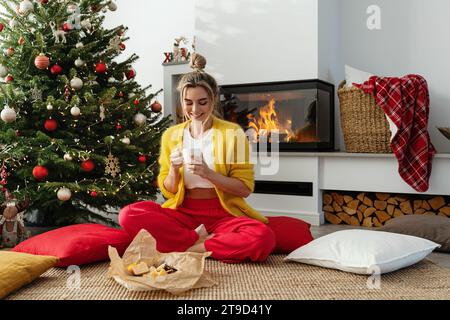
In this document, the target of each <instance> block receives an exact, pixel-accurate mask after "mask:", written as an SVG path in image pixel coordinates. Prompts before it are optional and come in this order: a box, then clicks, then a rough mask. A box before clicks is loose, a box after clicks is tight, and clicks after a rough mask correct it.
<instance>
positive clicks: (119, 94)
mask: <svg viewBox="0 0 450 320" xmlns="http://www.w3.org/2000/svg"><path fill="white" fill-rule="evenodd" d="M117 95H118V96H119V97H120V98H123V97H124V96H125V93H123V91H119V93H118V94H117Z"/></svg>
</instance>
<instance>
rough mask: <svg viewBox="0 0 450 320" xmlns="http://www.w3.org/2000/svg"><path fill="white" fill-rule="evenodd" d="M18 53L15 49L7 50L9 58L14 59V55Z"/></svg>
mask: <svg viewBox="0 0 450 320" xmlns="http://www.w3.org/2000/svg"><path fill="white" fill-rule="evenodd" d="M15 52H16V50H14V48H8V49H6V55H7V56H8V57H12V56H13V55H14V53H15Z"/></svg>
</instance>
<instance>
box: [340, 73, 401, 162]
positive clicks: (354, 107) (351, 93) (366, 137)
mask: <svg viewBox="0 0 450 320" xmlns="http://www.w3.org/2000/svg"><path fill="white" fill-rule="evenodd" d="M338 96H339V102H340V110H341V127H342V133H343V135H344V141H345V148H346V151H347V152H351V153H392V150H391V147H390V139H391V131H390V129H389V123H388V121H387V119H386V116H385V114H384V111H383V109H382V108H381V107H380V106H378V105H377V104H376V102H375V97H374V96H373V95H371V94H365V93H364V92H363V91H362V90H361V89H358V88H356V87H352V88H346V87H345V81H343V82H341V84H340V85H339V90H338Z"/></svg>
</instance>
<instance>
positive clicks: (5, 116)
mask: <svg viewBox="0 0 450 320" xmlns="http://www.w3.org/2000/svg"><path fill="white" fill-rule="evenodd" d="M0 118H1V119H2V120H3V122H5V123H11V122H14V121H16V119H17V113H16V111H15V110H14V109H13V108H10V107H9V106H8V105H6V106H5V107H4V108H3V110H2V112H1V114H0Z"/></svg>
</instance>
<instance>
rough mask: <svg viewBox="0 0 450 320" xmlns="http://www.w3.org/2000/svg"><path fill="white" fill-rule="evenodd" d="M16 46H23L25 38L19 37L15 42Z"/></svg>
mask: <svg viewBox="0 0 450 320" xmlns="http://www.w3.org/2000/svg"><path fill="white" fill-rule="evenodd" d="M17 44H18V45H19V46H23V45H24V44H25V38H24V37H20V38H19V40H17Z"/></svg>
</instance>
